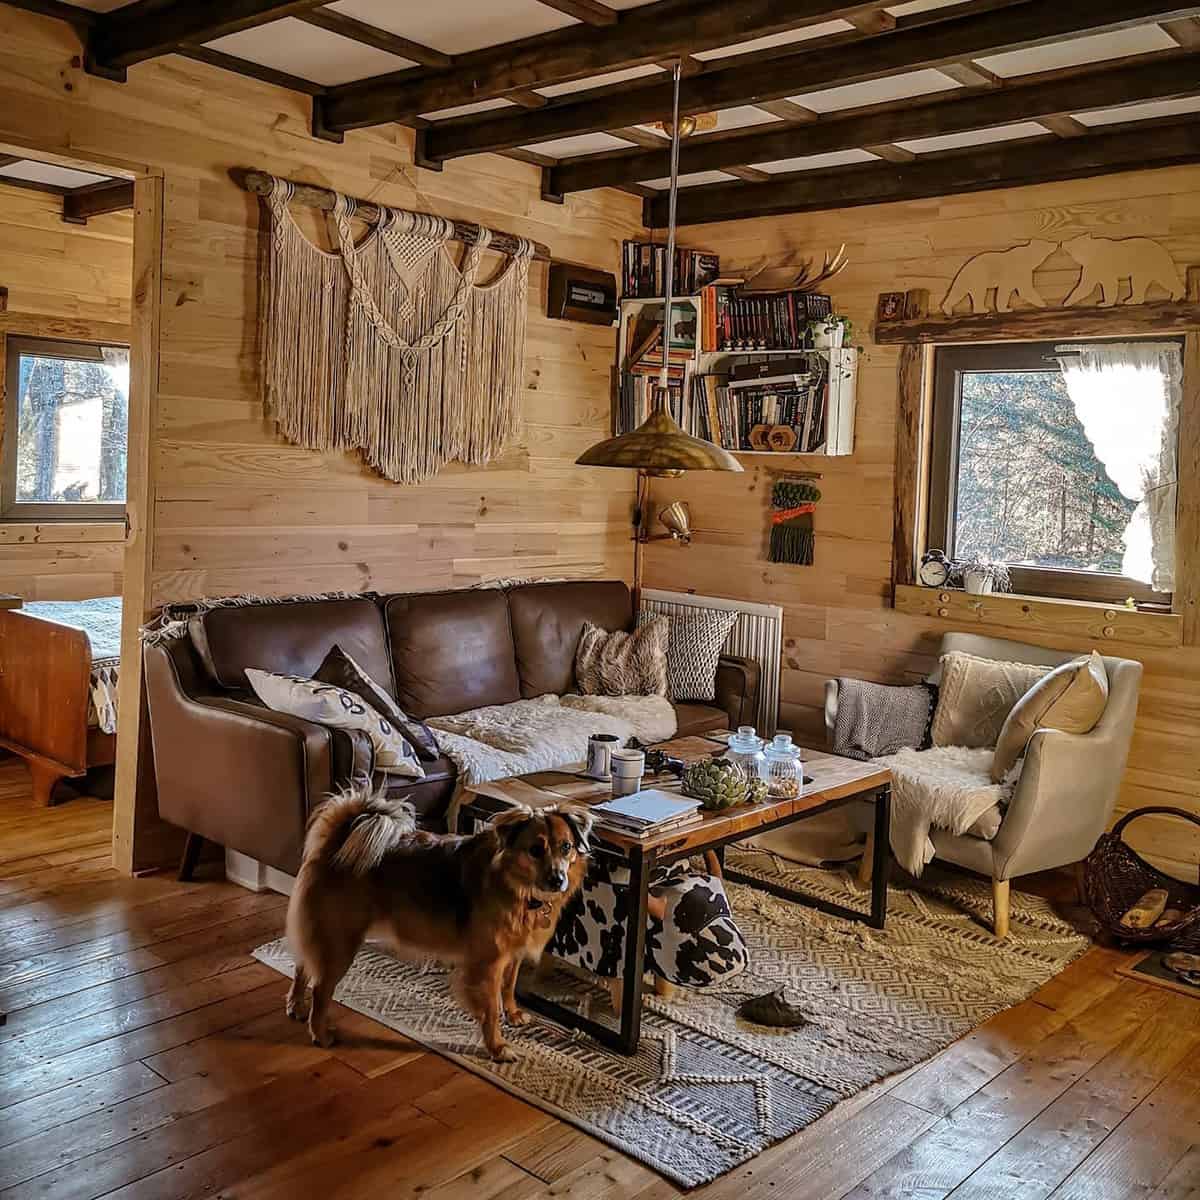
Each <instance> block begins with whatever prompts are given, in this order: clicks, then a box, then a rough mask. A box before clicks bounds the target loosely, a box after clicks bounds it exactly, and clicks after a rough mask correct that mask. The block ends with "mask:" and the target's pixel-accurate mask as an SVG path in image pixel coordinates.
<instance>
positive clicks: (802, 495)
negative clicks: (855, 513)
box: [767, 479, 821, 567]
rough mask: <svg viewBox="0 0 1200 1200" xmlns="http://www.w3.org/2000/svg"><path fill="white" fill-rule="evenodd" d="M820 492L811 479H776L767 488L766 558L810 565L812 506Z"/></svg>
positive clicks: (819, 496) (814, 506) (819, 497)
mask: <svg viewBox="0 0 1200 1200" xmlns="http://www.w3.org/2000/svg"><path fill="white" fill-rule="evenodd" d="M820 499H821V493H820V492H819V491H818V490H817V489H816V488H815V487H813V486H812V484H811V483H803V482H801V481H800V480H797V479H778V480H776V482H775V486H774V487H773V488H772V489H771V509H772V513H771V547H770V550H769V552H768V554H767V561H768V562H777V563H796V564H798V565H800V566H806V567H808V566H812V560H813V519H812V514H813V510H814V509H815V508H816V505H817V501H818V500H820Z"/></svg>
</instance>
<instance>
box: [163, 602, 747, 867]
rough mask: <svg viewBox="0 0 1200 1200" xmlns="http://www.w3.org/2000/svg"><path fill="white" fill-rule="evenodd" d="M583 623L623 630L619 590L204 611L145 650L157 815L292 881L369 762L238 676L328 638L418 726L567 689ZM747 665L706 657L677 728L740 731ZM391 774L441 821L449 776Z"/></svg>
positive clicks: (301, 667) (318, 652) (301, 655)
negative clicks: (312, 829)
mask: <svg viewBox="0 0 1200 1200" xmlns="http://www.w3.org/2000/svg"><path fill="white" fill-rule="evenodd" d="M585 621H591V622H592V623H593V624H594V625H598V626H600V627H601V628H604V629H629V628H631V627H632V624H633V608H632V603H631V599H630V594H629V589H628V588H627V587H626V585H625V584H624V583H621V582H619V581H597V582H592V581H581V582H566V583H539V584H527V585H522V586H518V587H513V588H508V589H500V588H495V589H490V588H474V589H470V590H467V591H456V592H425V593H415V594H400V595H392V596H374V595H366V596H361V597H356V598H353V599H344V600H313V601H307V600H297V601H288V602H286V603H281V604H261V605H251V606H248V607H241V608H218V609H214V610H212V611H209V612H207V613H205V614H203V616H201V617H197V618H195V619H194V620H193V622H192V633H191V636H190V637H185V638H181V639H179V640H176V641H171V642H164V643H160V644H158V645H153V646H147V647H146V651H145V670H146V686H147V695H148V703H149V711H150V726H151V733H152V739H153V747H154V766H155V776H156V781H157V786H158V807H159V812H160V813H161V815H162V816H163V818H164V819H165V820H167V821H170V822H171V823H172V824H175V825H179V826H181V827H182V828H184V829H186V830H188V831H189V833H192V834H196V835H199V837H202V838H204V839H207V840H210V841H213V842H216V843H219V844H220V845H222V846H225V847H228V848H229V849H232V850H238V851H240V852H241V853H243V854H246V855H249V856H250V857H251V858H254V859H257V860H258V861H259V862H261V863H265V864H267V865H268V866H272V867H276V868H278V869H279V870H281V871H285V872H287V873H288V874H295V872H296V871H297V869H298V868H299V865H300V852H301V846H302V844H303V840H304V828H305V824H306V822H307V820H308V815H309V813H310V812H311V810H312V809H313V808H314V807H316V805H318V804H319V803H320V802H321V801H322V800H323V799H324V798H325V797H326V796H327V795H328V794H329V793H330V792H331V791H333V790H335V789H336V788H338V787H340V786H342V785H343V784H344V783H345V782H347V781H348V780H349V779H351V778H352V777H353V776H354V775H355V773H356V771H357V770H361V767H362V764H363V763H364V762H369V757H368V755H367V747H366V744H365V735H363V734H357V733H346V732H343V731H340V730H332V729H329V728H327V727H325V726H323V725H316V724H313V723H311V722H308V721H304V720H301V719H300V718H297V717H292V716H287V715H285V714H283V713H277V712H272V711H271V710H270V709H267V708H265V707H264V706H263V705H262V704H261V703H260V702H259V701H258V700H257V698H256V697H255V696H254V694H253V692H251V691H250V688H249V686H248V681H247V679H246V675H245V668H246V667H257V668H261V669H263V670H268V671H279V672H285V673H289V674H294V675H301V676H305V677H308V676H311V675H312V674H313V672H314V671H316V670H317V668H318V667H319V666H320V664H321V661H322V659H323V658H324V657H325V655H326V653H327V652H328V651H329V650H330V649H331V648H332V647H333V646H334V645H339V646H341V648H342V649H343V650H344V651H345V652H346V653H347V654H349V655H350V656H351V657H352V658H354V659H355V661H356V662H358V663H359V665H360V666H362V668H363V669H364V670H365V671H367V672H368V674H370V675H371V677H372V678H373V679H374V680H375V681H376V682H377V683H379V684H380V685H381V686H382V687H384V688H386V689H388V691H390V692H391V694H392V695H393V696H394V697H395V699H396V701H397V702H398V703H399V705H400V707H401V708H402V709H403V710H404V711H405V712H406V713H407V714H408V715H410V716H412V717H417V718H422V719H424V718H428V717H435V716H444V715H446V714H449V713H459V712H464V711H466V710H467V709H471V708H478V707H480V706H482V705H485V704H506V703H510V702H512V701H514V700H519V699H522V698H529V697H533V696H541V695H545V694H546V693H548V692H553V693H556V694H559V695H561V694H564V693H567V692H571V691H574V690H576V688H575V649H576V646H577V644H578V642H579V636H580V634H581V632H582V630H583V624H584V622H585ZM758 683H759V679H758V666H757V664H756V663H754V662H752V661H750V660H748V659H741V658H722V659H721V662H720V666H719V668H718V671H717V696H716V699H715V701H714V702H713V703H712V704H677V705H676V706H675V707H676V712H677V715H678V719H679V732H680V733H681V734H684V733H703V732H706V731H709V730H713V729H721V728H725V727H736V726H737V725H739V724H747V723H753V721H754V713H755V710H756V708H757V702H758ZM424 766H425V772H426V776H425V779H423V780H420V781H418V782H416V783H413V782H411V781H407V780H398V781H397V782H396V784H395V785H394V791H395V792H396V793H397V794H401V795H406V796H408V797H409V798H410V799H411V800H412V802H413V804H414V805H415V806H416V808H417V811H418V814H419V816H420V819H421V822H422V824H424V825H426V826H427V827H429V828H434V829H436V828H443V827H444V815H445V810H446V805H447V803H448V801H449V799H450V796H451V794H452V793H453V791H454V780H455V768H454V764H453V763H451V762H450V761H449V760H448V759H446V758H440V759H438V760H437V761H436V762H432V763H425V764H424Z"/></svg>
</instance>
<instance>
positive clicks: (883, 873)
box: [462, 736, 892, 1054]
mask: <svg viewBox="0 0 1200 1200" xmlns="http://www.w3.org/2000/svg"><path fill="white" fill-rule="evenodd" d="M657 748H658V749H662V750H666V751H667V753H668V754H671V755H673V756H674V757H676V758H682V759H683V760H684V761H685V762H693V761H695V760H697V759H702V758H708V757H711V756H713V755H714V754H719V753H722V752H723V751H724V749H725V743H724V742H723V741H718V740H717V739H716V738H711V737H703V736H696V737H683V738H676V739H674V740H672V741H669V742H663V743H662V744H661V745H660V746H658V747H657ZM804 774H805V776H806V777H810V778H811V782H808V783H805V785H804V786H803V788H802V789H801V791H800V795H799V796H796V797H794V798H790V799H787V800H775V799H768V800H765V801H764V802H763V803H761V804H755V805H746V806H740V807H738V808H733V809H727V810H726V811H724V812H713V813H707V812H706V813H704V814H703V817H702V819H701V820H700V821H698V822H697V823H696V824H694V825H688V826H685V827H684V828H683V829H673V830H669V831H667V832H666V833H661V834H655V835H652V836H650V837H647V838H634V837H629V836H628V835H625V834H621V833H617V832H615V831H613V830H609V829H604V828H601V827H600V826H599V825H597V826H596V828H595V829H594V830H593V831H592V843H593V853H595V854H603V855H608V856H611V857H613V858H615V859H617V860H619V863H620V865H624V866H627V867H628V869H629V896H630V903H629V904H628V906H627V911H628V916H627V922H628V924H627V926H626V929H625V970H624V976H623V983H622V987H623V994H622V1003H621V1026H620V1029H612V1028H610V1027H609V1026H607V1025H601V1024H600V1023H599V1022H597V1021H593V1020H591V1019H590V1018H588V1017H585V1016H583V1015H581V1014H579V1013H577V1012H574V1011H573V1010H572V1009H570V1008H567V1007H566V1006H564V1005H562V1004H559V1003H558V1002H557V1001H555V1000H550V999H548V998H547V997H544V996H538V995H535V994H530V993H525V992H522V993H521V1000H522V1002H523V1003H524V1004H526V1005H527V1006H528V1007H529V1008H531V1009H533V1010H534V1012H538V1013H541V1014H542V1015H543V1016H547V1017H550V1018H551V1019H552V1020H554V1021H556V1022H558V1023H559V1024H561V1025H566V1026H568V1027H569V1028H572V1029H581V1030H583V1031H584V1032H586V1033H589V1034H591V1035H592V1036H593V1037H594V1038H596V1040H597V1041H599V1042H601V1043H603V1044H604V1045H606V1046H609V1047H611V1048H612V1049H615V1050H619V1051H621V1052H622V1053H625V1054H633V1053H635V1052H636V1050H637V1046H638V1039H639V1037H640V1034H641V1013H642V987H643V975H644V965H645V953H646V902H647V899H648V896H649V884H650V878H651V875H652V874H653V872H654V869H655V868H656V867H661V866H666V865H667V864H669V863H672V862H675V861H677V860H678V859H681V858H687V857H688V856H689V855H693V854H702V853H706V852H708V851H713V852H715V853H716V854H717V856H718V858H719V859H721V860H722V861H723V856H724V850H725V847H726V846H728V845H729V844H730V843H732V842H739V841H742V840H743V839H745V838H748V837H753V836H754V835H755V834H760V833H766V832H767V831H768V830H771V829H780V828H782V827H783V826H785V825H791V824H794V823H795V822H797V821H803V820H805V819H806V818H807V817H812V816H816V815H817V814H818V813H824V812H829V811H830V810H831V809H834V808H840V807H841V806H842V805H845V804H850V803H852V802H853V801H855V800H867V801H873V802H874V806H875V828H874V840H873V851H872V853H873V856H874V857H873V864H872V875H871V909H870V912H869V913H862V912H858V911H856V910H855V909H852V908H846V907H844V906H843V905H840V904H833V903H831V902H830V901H827V900H824V899H821V898H820V897H817V896H810V895H808V894H806V893H804V892H799V891H796V890H794V889H792V888H788V887H785V886H783V885H782V884H778V883H773V882H769V881H766V880H761V879H757V878H754V877H753V876H749V875H746V874H743V873H742V872H739V871H725V872H724V876H725V878H726V879H732V880H734V881H735V882H738V883H746V884H750V885H751V886H753V887H756V888H761V889H762V890H764V891H768V892H771V893H772V894H773V895H776V896H781V897H782V898H783V899H785V900H793V901H795V902H797V903H799V904H807V905H810V906H811V907H813V908H819V909H820V910H821V911H822V912H828V913H833V914H834V915H835V916H839V917H844V918H846V919H848V920H851V921H865V922H866V923H867V924H868V925H871V926H873V927H874V928H876V929H882V928H883V924H884V920H885V918H886V916H887V883H888V865H889V862H890V857H891V852H890V844H889V832H890V828H891V784H892V776H891V772H890V771H888V770H886V769H884V768H880V767H877V766H875V765H873V764H871V763H864V762H857V761H855V760H854V759H849V758H839V757H837V756H836V755H833V754H825V753H823V752H820V751H815V750H814V751H806V752H805V758H804ZM644 782H645V786H647V787H657V788H661V789H662V790H663V791H677V790H678V788H679V781H678V780H677V779H675V778H674V777H672V776H670V775H647V776H646V779H645V781H644ZM611 795H612V790H611V787H610V785H609V784H608V783H607V782H603V783H601V782H598V781H596V780H594V779H588V778H586V777H584V776H581V775H578V774H574V773H572V772H569V771H538V772H536V773H534V774H531V775H518V776H515V777H514V778H512V779H501V780H497V781H495V782H494V783H481V784H476V785H475V786H474V787H472V788H470V789H469V790H468V792H467V795H466V796H465V797H464V799H463V804H462V812H463V813H464V814H466V815H470V816H474V817H477V818H479V819H481V820H486V819H487V818H488V817H490V816H493V815H495V814H496V813H497V812H501V811H503V810H504V809H505V808H508V807H510V806H511V805H514V804H525V805H528V806H529V807H530V808H541V807H544V806H546V805H550V804H559V803H561V802H562V801H564V800H573V801H576V802H578V803H581V804H594V803H598V802H599V801H601V800H606V799H608V798H609V797H610V796H611Z"/></svg>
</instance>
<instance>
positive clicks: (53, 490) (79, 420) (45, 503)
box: [3, 338, 129, 520]
mask: <svg viewBox="0 0 1200 1200" xmlns="http://www.w3.org/2000/svg"><path fill="white" fill-rule="evenodd" d="M6 367H7V370H6V375H7V380H6V382H7V388H6V395H7V396H9V397H11V398H12V402H11V403H8V404H6V411H5V439H4V442H5V450H4V478H3V493H4V496H3V500H4V511H5V516H7V517H9V518H14V517H15V518H18V519H19V518H22V517H25V518H30V519H37V520H47V519H51V520H52V519H54V518H55V517H62V518H69V519H72V520H79V519H81V518H83V519H87V518H89V517H92V518H95V517H115V516H119V515H121V513H123V512H124V502H125V468H126V450H127V441H128V424H129V351H128V349H127V348H126V347H123V346H96V345H90V344H87V343H82V342H60V341H49V340H42V339H32V338H10V339H8V346H7V354H6Z"/></svg>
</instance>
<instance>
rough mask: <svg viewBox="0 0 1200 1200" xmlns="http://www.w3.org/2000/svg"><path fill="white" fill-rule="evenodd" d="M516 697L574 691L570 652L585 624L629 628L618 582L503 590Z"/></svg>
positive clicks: (625, 594)
mask: <svg viewBox="0 0 1200 1200" xmlns="http://www.w3.org/2000/svg"><path fill="white" fill-rule="evenodd" d="M508 608H509V612H510V614H511V616H512V634H513V642H514V644H515V646H516V654H517V674H518V675H519V676H520V680H521V696H522V697H523V698H524V699H526V700H531V699H533V698H534V697H535V696H544V695H546V694H547V693H553V694H554V695H556V696H561V695H563V694H564V693H566V692H573V691H574V690H575V651H576V649H577V648H578V646H579V636H580V634H581V633H582V632H583V626H584V623H585V622H588V621H590V622H591V623H592V624H593V625H595V626H597V627H598V628H600V629H608V630H615V629H629V628H630V626H631V625H632V624H633V604H632V601H631V599H630V596H629V589H628V588H627V587H626V586H625V584H623V583H621V582H620V580H612V579H608V580H599V581H593V580H571V581H569V582H566V583H531V584H524V585H522V586H521V587H515V588H513V589H512V590H511V591H510V592H509V593H508Z"/></svg>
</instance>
